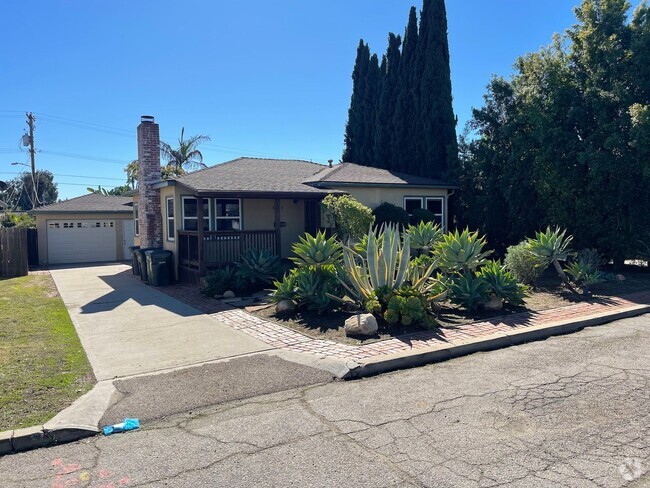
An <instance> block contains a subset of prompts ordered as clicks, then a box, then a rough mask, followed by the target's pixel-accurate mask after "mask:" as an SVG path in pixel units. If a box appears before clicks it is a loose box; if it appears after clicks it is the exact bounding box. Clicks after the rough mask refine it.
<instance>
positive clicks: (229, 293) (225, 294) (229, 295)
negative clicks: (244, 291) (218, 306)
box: [223, 290, 237, 298]
mask: <svg viewBox="0 0 650 488" xmlns="http://www.w3.org/2000/svg"><path fill="white" fill-rule="evenodd" d="M236 296H237V295H235V292H234V291H232V290H226V291H225V292H223V297H224V298H235V297H236Z"/></svg>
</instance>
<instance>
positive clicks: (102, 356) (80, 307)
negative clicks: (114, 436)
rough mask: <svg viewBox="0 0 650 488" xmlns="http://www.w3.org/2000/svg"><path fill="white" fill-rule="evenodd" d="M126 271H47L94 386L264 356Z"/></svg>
mask: <svg viewBox="0 0 650 488" xmlns="http://www.w3.org/2000/svg"><path fill="white" fill-rule="evenodd" d="M130 269H131V268H130V266H126V265H123V264H115V265H94V266H87V267H76V268H58V269H53V270H51V273H52V278H53V279H54V282H55V283H56V286H57V288H58V289H59V293H60V294H61V297H62V298H63V301H64V303H65V305H66V307H67V308H68V311H69V313H70V317H71V319H72V322H73V323H74V325H75V327H76V329H77V333H78V334H79V338H80V339H81V343H82V344H83V346H84V349H85V350H86V353H87V355H88V359H89V360H90V363H91V365H92V367H93V370H94V372H95V376H96V377H97V380H98V381H102V380H107V379H113V378H116V377H122V376H129V375H135V374H141V373H151V372H155V371H161V370H166V369H171V368H177V367H182V366H188V365H193V364H199V363H203V362H207V361H212V360H218V359H226V358H231V357H236V356H241V355H245V354H250V353H256V352H260V351H268V350H269V346H268V344H265V343H263V342H261V341H258V340H257V339H254V338H252V337H251V336H249V335H247V334H244V333H242V332H239V331H236V330H234V329H232V328H231V327H228V326H226V325H223V324H221V323H219V321H218V320H216V319H215V318H213V317H210V316H208V315H205V314H202V313H201V312H199V311H198V310H195V309H194V308H192V307H190V306H188V305H185V304H184V303H181V302H179V301H178V300H175V299H174V298H171V297H169V296H167V295H165V294H163V293H161V292H159V291H157V290H156V289H155V288H152V287H150V286H148V285H145V284H143V283H142V282H141V281H139V280H136V279H134V277H133V276H132V275H131V271H130Z"/></svg>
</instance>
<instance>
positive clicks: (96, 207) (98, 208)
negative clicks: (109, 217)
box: [34, 193, 133, 214]
mask: <svg viewBox="0 0 650 488" xmlns="http://www.w3.org/2000/svg"><path fill="white" fill-rule="evenodd" d="M132 211H133V197H124V196H119V197H116V196H112V195H102V194H99V193H89V194H88V195H82V196H80V197H76V198H70V199H69V200H63V201H62V202H57V203H53V204H51V205H46V206H45V207H40V208H37V209H36V210H34V213H36V214H39V213H124V212H132Z"/></svg>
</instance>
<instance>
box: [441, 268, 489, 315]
mask: <svg viewBox="0 0 650 488" xmlns="http://www.w3.org/2000/svg"><path fill="white" fill-rule="evenodd" d="M449 293H450V295H451V301H452V302H453V303H456V304H458V305H462V306H464V307H465V308H467V309H469V310H476V308H477V307H478V305H479V303H481V302H484V301H486V300H487V299H488V298H489V294H490V285H489V284H488V282H487V281H485V280H484V279H483V278H482V277H480V276H476V275H474V273H471V272H466V273H463V274H462V275H460V276H456V277H455V278H453V279H452V280H451V283H450V285H449Z"/></svg>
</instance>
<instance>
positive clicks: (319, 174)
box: [161, 157, 455, 196]
mask: <svg viewBox="0 0 650 488" xmlns="http://www.w3.org/2000/svg"><path fill="white" fill-rule="evenodd" d="M168 181H171V182H177V183H179V184H181V185H183V186H185V187H187V188H190V189H192V190H194V191H197V192H203V193H210V192H215V193H216V192H219V193H251V194H252V193H265V194H313V195H314V196H318V195H326V194H328V193H341V192H340V191H339V190H336V189H333V188H331V187H339V186H369V185H370V186H402V185H409V186H420V187H432V188H455V185H453V184H451V183H449V182H446V181H442V180H438V179H433V178H423V177H420V176H413V175H407V174H404V173H394V172H391V171H388V170H385V169H379V168H371V167H369V166H361V165H358V164H353V163H341V164H338V165H336V166H334V167H331V168H330V167H328V166H325V165H322V164H318V163H312V162H309V161H301V160H289V159H261V158H245V157H243V158H238V159H235V160H232V161H228V162H225V163H221V164H218V165H216V166H211V167H209V168H206V169H202V170H199V171H195V172H193V173H187V174H184V175H182V176H177V177H175V178H172V179H171V180H168ZM162 184H169V183H165V182H162V183H161V185H162ZM172 184H174V183H172Z"/></svg>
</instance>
